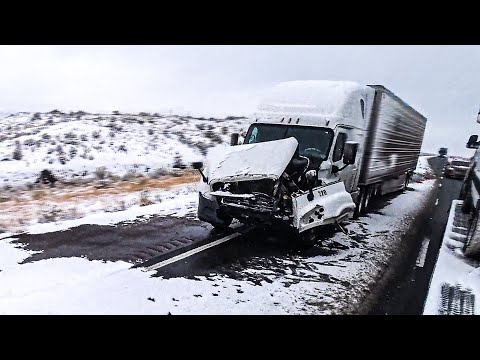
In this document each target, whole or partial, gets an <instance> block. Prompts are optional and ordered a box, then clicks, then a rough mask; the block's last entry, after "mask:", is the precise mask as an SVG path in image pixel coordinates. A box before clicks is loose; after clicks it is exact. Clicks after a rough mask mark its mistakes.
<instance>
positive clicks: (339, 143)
mask: <svg viewBox="0 0 480 360" xmlns="http://www.w3.org/2000/svg"><path fill="white" fill-rule="evenodd" d="M351 131H352V130H351V129H344V128H340V129H339V132H338V134H337V137H336V139H335V143H334V148H333V154H332V164H333V165H336V166H337V167H338V168H342V167H343V166H344V165H345V164H344V163H343V149H344V147H345V143H346V142H347V141H348V140H353V139H349V137H350V138H351V137H352V135H353V134H352V133H351ZM357 172H358V167H357V164H353V165H349V166H347V167H346V168H345V169H343V170H342V171H340V172H338V173H337V176H338V177H339V178H340V179H341V180H342V181H343V183H344V184H345V190H347V192H352V191H354V190H355V189H354V188H355V187H356V186H355V184H356V177H357V175H358V174H357Z"/></svg>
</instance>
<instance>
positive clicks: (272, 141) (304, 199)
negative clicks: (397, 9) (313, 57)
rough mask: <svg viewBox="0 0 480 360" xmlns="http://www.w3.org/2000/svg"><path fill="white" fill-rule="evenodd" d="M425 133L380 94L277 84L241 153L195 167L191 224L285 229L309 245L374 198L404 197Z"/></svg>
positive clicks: (403, 108)
mask: <svg viewBox="0 0 480 360" xmlns="http://www.w3.org/2000/svg"><path fill="white" fill-rule="evenodd" d="M425 125H426V118H425V117H424V116H422V115H421V114H420V113H418V112H417V111H415V110H414V109H413V108H412V107H410V106H409V105H407V104H406V103H405V102H404V101H402V100H401V99H400V98H398V97H397V96H396V95H395V94H393V93H392V92H391V91H389V90H387V89H386V88H385V87H383V86H381V85H368V86H362V85H359V84H357V83H354V82H337V81H291V82H285V83H281V84H279V85H278V86H276V87H274V88H273V89H272V91H271V93H270V94H269V95H268V96H267V97H266V98H265V99H264V101H263V102H262V103H261V105H260V107H259V108H258V112H257V113H256V114H255V118H254V119H253V120H252V124H251V125H250V127H249V129H248V131H247V133H246V136H245V138H244V142H243V144H240V145H237V144H235V143H232V144H231V145H234V146H229V147H217V148H213V149H211V151H210V152H209V154H208V156H207V159H206V164H205V165H206V166H205V168H204V169H203V171H202V167H203V163H196V164H195V166H194V167H195V168H197V169H199V170H200V172H201V174H202V179H201V180H200V182H199V184H198V190H199V207H198V217H199V219H200V220H203V221H206V222H209V223H211V224H212V225H213V226H215V227H226V226H229V224H230V223H231V221H232V219H234V218H236V219H238V220H239V221H240V222H243V223H264V224H265V223H266V224H275V223H277V224H278V223H283V224H287V225H289V226H290V227H292V228H293V229H295V231H296V232H297V233H298V234H299V235H301V236H300V237H301V238H303V239H305V240H309V241H312V240H314V235H313V231H312V230H313V229H315V228H317V227H319V226H322V225H325V224H331V223H337V224H339V223H340V222H341V221H342V220H345V219H347V218H351V217H357V216H358V215H359V214H361V213H363V212H365V211H366V209H367V208H368V206H369V202H370V200H371V199H372V197H374V196H379V195H383V194H388V193H392V192H395V191H400V190H402V189H405V188H406V186H407V184H408V181H409V178H410V176H411V174H412V173H413V171H414V170H415V167H416V164H417V161H418V157H419V154H420V148H421V146H422V141H423V136H424V131H425ZM232 138H235V137H232ZM237 138H238V136H237Z"/></svg>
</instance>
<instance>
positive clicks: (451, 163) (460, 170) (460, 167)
mask: <svg viewBox="0 0 480 360" xmlns="http://www.w3.org/2000/svg"><path fill="white" fill-rule="evenodd" d="M469 167H470V159H465V158H461V157H450V158H449V159H448V162H447V164H446V166H445V177H447V178H452V179H462V180H463V179H464V178H465V175H467V171H468V168H469Z"/></svg>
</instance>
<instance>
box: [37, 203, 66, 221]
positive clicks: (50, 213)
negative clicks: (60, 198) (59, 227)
mask: <svg viewBox="0 0 480 360" xmlns="http://www.w3.org/2000/svg"><path fill="white" fill-rule="evenodd" d="M60 213H61V210H60V209H59V208H58V207H57V206H53V207H51V208H49V209H47V210H46V211H42V212H41V213H40V214H39V218H38V222H39V223H49V222H54V221H57V220H59V216H60Z"/></svg>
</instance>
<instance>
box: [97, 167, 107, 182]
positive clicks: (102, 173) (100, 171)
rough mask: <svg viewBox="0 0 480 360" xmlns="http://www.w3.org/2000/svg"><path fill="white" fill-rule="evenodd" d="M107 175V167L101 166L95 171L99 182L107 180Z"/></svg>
mask: <svg viewBox="0 0 480 360" xmlns="http://www.w3.org/2000/svg"><path fill="white" fill-rule="evenodd" d="M106 175H107V168H106V167H105V166H100V167H97V168H96V169H95V177H96V178H97V179H99V180H103V179H105V176H106Z"/></svg>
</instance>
